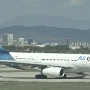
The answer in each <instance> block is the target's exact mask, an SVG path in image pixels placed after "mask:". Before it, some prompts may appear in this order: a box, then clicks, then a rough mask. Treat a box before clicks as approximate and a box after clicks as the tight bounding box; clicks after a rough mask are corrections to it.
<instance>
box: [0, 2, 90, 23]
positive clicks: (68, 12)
mask: <svg viewBox="0 0 90 90" xmlns="http://www.w3.org/2000/svg"><path fill="white" fill-rule="evenodd" d="M31 14H35V15H48V16H63V17H67V18H72V19H79V20H90V0H0V23H3V22H5V21H8V20H10V19H12V18H14V17H17V16H22V15H31Z"/></svg>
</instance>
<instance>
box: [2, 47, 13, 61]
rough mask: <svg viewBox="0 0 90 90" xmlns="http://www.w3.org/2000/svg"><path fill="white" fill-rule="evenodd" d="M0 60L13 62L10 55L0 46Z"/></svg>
mask: <svg viewBox="0 0 90 90" xmlns="http://www.w3.org/2000/svg"><path fill="white" fill-rule="evenodd" d="M0 60H14V58H13V57H12V56H11V54H10V53H9V52H8V51H7V50H5V49H4V48H2V47H1V46H0Z"/></svg>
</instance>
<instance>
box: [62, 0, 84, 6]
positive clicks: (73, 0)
mask: <svg viewBox="0 0 90 90" xmlns="http://www.w3.org/2000/svg"><path fill="white" fill-rule="evenodd" d="M82 5H84V2H83V1H82V0H70V1H69V2H67V3H66V4H64V5H63V7H77V6H82Z"/></svg>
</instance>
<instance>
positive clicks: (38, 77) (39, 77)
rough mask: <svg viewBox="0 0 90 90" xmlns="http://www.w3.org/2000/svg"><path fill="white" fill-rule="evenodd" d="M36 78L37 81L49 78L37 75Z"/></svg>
mask: <svg viewBox="0 0 90 90" xmlns="http://www.w3.org/2000/svg"><path fill="white" fill-rule="evenodd" d="M35 78H36V79H46V78H47V76H46V75H41V74H40V75H35Z"/></svg>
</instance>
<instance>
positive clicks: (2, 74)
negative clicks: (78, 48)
mask: <svg viewBox="0 0 90 90" xmlns="http://www.w3.org/2000/svg"><path fill="white" fill-rule="evenodd" d="M36 74H39V72H26V71H24V72H23V71H21V70H19V69H15V68H11V67H6V66H3V67H0V81H28V82H90V76H86V77H84V78H83V77H82V76H79V77H78V76H75V77H72V76H69V77H68V78H67V79H57V78H53V77H48V79H35V78H34V77H35V75H36Z"/></svg>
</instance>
